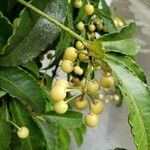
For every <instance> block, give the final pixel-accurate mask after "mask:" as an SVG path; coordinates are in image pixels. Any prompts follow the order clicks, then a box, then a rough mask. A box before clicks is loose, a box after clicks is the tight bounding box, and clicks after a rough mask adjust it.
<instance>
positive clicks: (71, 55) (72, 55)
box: [64, 47, 77, 61]
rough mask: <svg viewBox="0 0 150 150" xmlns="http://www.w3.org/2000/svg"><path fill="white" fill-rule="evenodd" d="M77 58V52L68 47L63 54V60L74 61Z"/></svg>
mask: <svg viewBox="0 0 150 150" xmlns="http://www.w3.org/2000/svg"><path fill="white" fill-rule="evenodd" d="M76 58H77V50H76V49H75V48H74V47H68V48H67V49H66V50H65V53H64V59H67V60H71V61H74V60H75V59H76Z"/></svg>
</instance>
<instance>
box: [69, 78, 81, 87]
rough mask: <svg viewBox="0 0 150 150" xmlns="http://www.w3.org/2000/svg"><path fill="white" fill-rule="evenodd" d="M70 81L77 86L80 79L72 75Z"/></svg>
mask: <svg viewBox="0 0 150 150" xmlns="http://www.w3.org/2000/svg"><path fill="white" fill-rule="evenodd" d="M71 82H72V83H73V84H74V85H75V86H79V85H80V79H79V78H76V77H73V78H72V79H71Z"/></svg>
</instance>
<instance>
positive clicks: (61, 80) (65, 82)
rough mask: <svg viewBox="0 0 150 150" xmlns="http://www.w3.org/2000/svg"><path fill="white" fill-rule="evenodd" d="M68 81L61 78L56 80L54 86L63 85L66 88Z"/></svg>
mask: <svg viewBox="0 0 150 150" xmlns="http://www.w3.org/2000/svg"><path fill="white" fill-rule="evenodd" d="M68 85H69V84H68V81H67V80H64V79H59V80H57V81H56V82H55V84H54V86H62V87H64V88H67V87H68Z"/></svg>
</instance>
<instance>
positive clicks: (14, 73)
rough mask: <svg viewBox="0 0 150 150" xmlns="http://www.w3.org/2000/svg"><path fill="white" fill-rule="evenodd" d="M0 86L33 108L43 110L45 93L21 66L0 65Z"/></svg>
mask: <svg viewBox="0 0 150 150" xmlns="http://www.w3.org/2000/svg"><path fill="white" fill-rule="evenodd" d="M0 87H1V88H2V89H3V90H5V91H7V92H8V93H9V94H10V95H11V96H13V97H16V98H18V99H20V100H23V101H25V102H26V103H28V104H29V105H30V106H31V107H32V108H33V109H34V110H36V111H39V112H42V111H44V110H45V101H46V98H45V95H44V92H43V90H42V88H41V87H40V85H39V84H38V83H37V81H36V80H35V79H34V78H33V77H32V76H31V75H30V74H28V73H27V72H25V71H24V70H23V69H21V68H15V67H9V68H8V67H0Z"/></svg>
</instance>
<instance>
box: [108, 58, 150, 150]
mask: <svg viewBox="0 0 150 150" xmlns="http://www.w3.org/2000/svg"><path fill="white" fill-rule="evenodd" d="M106 61H107V63H108V64H109V65H110V67H111V69H112V71H113V74H114V76H115V78H116V79H117V80H118V82H119V84H118V87H119V88H120V90H121V92H122V93H123V96H124V97H125V100H126V101H127V103H128V107H129V109H130V115H129V123H130V125H131V128H132V133H133V137H134V140H135V143H136V145H137V149H138V150H149V149H150V90H149V88H148V86H147V85H146V84H145V83H144V82H142V81H141V80H140V79H139V78H138V77H136V76H135V75H134V74H133V73H132V72H131V71H130V70H129V69H128V68H127V67H126V66H124V65H122V64H120V63H118V62H116V61H113V60H111V59H106Z"/></svg>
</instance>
